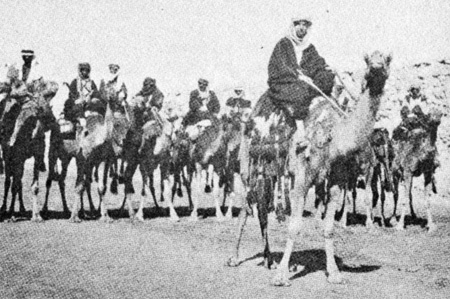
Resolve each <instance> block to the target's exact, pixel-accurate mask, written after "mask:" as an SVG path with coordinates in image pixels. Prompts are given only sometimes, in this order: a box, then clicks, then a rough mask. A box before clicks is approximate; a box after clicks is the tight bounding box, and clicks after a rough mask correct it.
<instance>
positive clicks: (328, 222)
mask: <svg viewBox="0 0 450 299" xmlns="http://www.w3.org/2000/svg"><path fill="white" fill-rule="evenodd" d="M329 195H330V201H329V203H328V205H327V208H326V212H325V219H324V237H325V253H326V256H327V274H328V282H330V283H342V276H341V273H340V272H339V269H338V267H337V265H336V260H335V259H334V242H333V239H334V215H335V213H336V207H337V204H338V202H339V198H340V196H341V190H340V188H339V187H338V186H333V187H332V188H331V190H330V193H329Z"/></svg>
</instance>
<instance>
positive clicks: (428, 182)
mask: <svg viewBox="0 0 450 299" xmlns="http://www.w3.org/2000/svg"><path fill="white" fill-rule="evenodd" d="M424 177H425V186H424V190H423V196H424V198H425V200H426V209H427V220H428V221H427V228H428V232H430V233H431V232H434V231H436V230H437V225H436V224H435V223H434V222H433V216H432V214H431V200H432V198H431V196H430V195H431V191H432V180H433V173H431V172H428V173H425V174H424Z"/></svg>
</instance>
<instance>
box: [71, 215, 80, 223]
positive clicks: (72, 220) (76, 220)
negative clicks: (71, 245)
mask: <svg viewBox="0 0 450 299" xmlns="http://www.w3.org/2000/svg"><path fill="white" fill-rule="evenodd" d="M69 222H70V223H81V219H80V217H78V216H72V217H70V219H69Z"/></svg>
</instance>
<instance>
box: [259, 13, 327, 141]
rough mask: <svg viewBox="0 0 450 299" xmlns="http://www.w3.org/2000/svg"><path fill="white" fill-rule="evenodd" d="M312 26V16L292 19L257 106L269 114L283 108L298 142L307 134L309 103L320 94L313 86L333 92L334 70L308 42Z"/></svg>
mask: <svg viewBox="0 0 450 299" xmlns="http://www.w3.org/2000/svg"><path fill="white" fill-rule="evenodd" d="M311 26H312V21H311V19H310V18H309V17H297V18H293V19H292V20H291V23H290V27H289V31H288V33H287V35H286V36H285V37H283V38H282V39H281V40H280V41H279V42H278V43H277V44H276V46H275V48H274V50H273V52H272V55H271V57H270V61H269V66H268V73H269V79H268V85H269V89H268V90H267V92H266V93H265V94H264V95H263V96H262V97H261V99H260V103H259V105H258V106H260V107H258V108H255V115H257V116H258V115H264V116H266V117H267V116H269V115H270V114H271V113H272V112H273V109H274V108H275V109H279V110H281V111H283V112H284V113H285V115H286V117H287V121H288V122H289V123H290V125H291V126H295V127H296V128H297V133H296V134H295V135H296V136H294V139H295V141H296V142H297V143H301V140H302V138H304V135H305V133H304V126H303V120H304V119H305V118H306V117H307V115H308V112H309V106H310V104H311V102H312V100H313V99H314V98H315V97H317V96H319V95H320V92H318V91H317V90H316V89H315V88H314V87H313V85H315V86H316V87H318V89H320V90H321V91H322V92H323V93H324V94H325V95H330V94H331V92H332V89H333V84H334V74H333V72H332V71H331V70H330V69H329V67H328V65H327V63H326V62H325V59H323V58H322V57H321V56H320V55H319V53H318V52H317V50H316V48H315V47H314V45H313V44H311V43H310V42H309V34H310V30H311ZM293 120H295V124H294V121H293ZM302 136H303V137H302Z"/></svg>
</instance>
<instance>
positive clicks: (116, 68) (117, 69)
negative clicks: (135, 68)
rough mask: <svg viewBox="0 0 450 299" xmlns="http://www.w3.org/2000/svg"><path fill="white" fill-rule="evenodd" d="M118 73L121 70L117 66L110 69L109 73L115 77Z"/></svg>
mask: <svg viewBox="0 0 450 299" xmlns="http://www.w3.org/2000/svg"><path fill="white" fill-rule="evenodd" d="M118 71H119V68H118V67H116V66H112V67H110V68H109V72H110V73H111V74H113V75H115V74H117V72H118Z"/></svg>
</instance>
